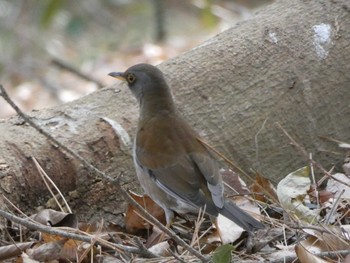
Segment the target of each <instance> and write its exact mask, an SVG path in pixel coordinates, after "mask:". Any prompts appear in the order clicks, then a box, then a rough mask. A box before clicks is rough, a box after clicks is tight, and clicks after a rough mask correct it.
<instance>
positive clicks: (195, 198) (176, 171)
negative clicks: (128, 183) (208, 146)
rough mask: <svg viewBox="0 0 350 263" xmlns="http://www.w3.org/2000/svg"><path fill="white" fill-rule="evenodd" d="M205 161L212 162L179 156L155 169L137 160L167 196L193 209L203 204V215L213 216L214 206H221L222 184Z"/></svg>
mask: <svg viewBox="0 0 350 263" xmlns="http://www.w3.org/2000/svg"><path fill="white" fill-rule="evenodd" d="M206 161H208V162H212V160H211V159H210V158H208V160H206V158H205V157H200V156H199V155H196V154H195V155H193V156H191V155H183V156H181V157H179V158H178V159H177V161H176V162H175V163H173V164H171V165H169V166H166V167H162V168H157V169H150V168H148V167H144V166H142V162H141V161H140V160H139V161H138V162H139V164H140V165H141V167H142V168H143V169H144V170H145V171H146V172H147V173H148V174H149V175H150V176H151V177H152V178H153V179H154V180H155V183H156V184H157V185H158V186H159V187H160V188H161V189H163V191H165V192H166V193H167V194H169V195H171V196H173V197H174V198H179V199H181V200H183V201H185V202H187V203H189V204H191V205H193V206H195V207H204V205H205V206H206V212H207V213H209V214H211V215H214V216H216V215H217V209H216V207H219V208H222V206H223V197H222V183H221V181H220V180H217V178H216V177H215V176H212V175H211V172H209V171H211V170H212V171H213V172H214V167H216V165H215V164H214V163H213V164H209V163H208V164H207V163H206ZM202 171H205V172H204V173H203V172H202ZM215 172H216V173H217V172H218V171H217V170H216V171H215ZM207 178H208V179H207Z"/></svg>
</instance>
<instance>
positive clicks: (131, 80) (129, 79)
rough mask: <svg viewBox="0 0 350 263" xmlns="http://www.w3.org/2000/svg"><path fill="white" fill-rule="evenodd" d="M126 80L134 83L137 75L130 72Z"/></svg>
mask: <svg viewBox="0 0 350 263" xmlns="http://www.w3.org/2000/svg"><path fill="white" fill-rule="evenodd" d="M126 80H127V82H128V83H129V84H132V83H134V82H135V80H136V77H135V75H134V74H131V73H129V74H128V75H127V76H126Z"/></svg>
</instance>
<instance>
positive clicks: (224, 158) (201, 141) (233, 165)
mask: <svg viewBox="0 0 350 263" xmlns="http://www.w3.org/2000/svg"><path fill="white" fill-rule="evenodd" d="M196 139H197V140H198V141H199V142H200V143H201V144H202V145H203V146H204V147H206V148H208V149H209V150H211V151H212V152H214V153H215V154H216V155H217V156H219V157H220V158H222V159H223V160H224V161H225V162H227V163H228V164H229V165H231V166H232V168H234V169H236V170H237V171H239V172H240V173H242V174H244V175H245V176H246V177H248V179H250V180H251V181H252V182H254V179H253V178H252V177H251V176H250V175H249V174H248V173H246V172H245V171H244V170H243V169H242V168H240V167H239V166H237V165H236V164H235V163H234V162H232V161H231V160H230V159H228V158H227V157H226V156H225V155H223V154H222V153H220V152H219V151H218V150H216V149H215V148H213V147H212V146H210V145H209V144H208V143H207V142H205V141H204V140H202V139H201V138H198V137H197V138H196Z"/></svg>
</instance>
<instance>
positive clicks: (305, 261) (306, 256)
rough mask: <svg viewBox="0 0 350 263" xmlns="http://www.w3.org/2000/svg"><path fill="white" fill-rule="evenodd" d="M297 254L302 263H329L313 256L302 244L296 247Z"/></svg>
mask: <svg viewBox="0 0 350 263" xmlns="http://www.w3.org/2000/svg"><path fill="white" fill-rule="evenodd" d="M295 252H296V253H297V256H298V258H299V260H300V262H301V263H328V261H326V260H323V259H322V258H320V257H317V256H315V255H313V254H312V253H311V252H310V251H308V250H307V249H306V248H305V247H304V246H303V245H301V244H300V243H299V244H297V245H296V246H295Z"/></svg>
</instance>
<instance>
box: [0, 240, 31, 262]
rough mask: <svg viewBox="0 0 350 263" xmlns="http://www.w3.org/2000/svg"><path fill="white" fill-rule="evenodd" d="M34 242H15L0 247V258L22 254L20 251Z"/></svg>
mask: <svg viewBox="0 0 350 263" xmlns="http://www.w3.org/2000/svg"><path fill="white" fill-rule="evenodd" d="M34 244H35V242H23V243H16V244H12V245H8V246H1V247H0V260H5V259H8V258H13V257H16V256H19V255H21V254H22V251H24V250H26V249H28V248H30V247H32V246H33V245H34Z"/></svg>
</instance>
